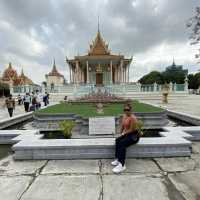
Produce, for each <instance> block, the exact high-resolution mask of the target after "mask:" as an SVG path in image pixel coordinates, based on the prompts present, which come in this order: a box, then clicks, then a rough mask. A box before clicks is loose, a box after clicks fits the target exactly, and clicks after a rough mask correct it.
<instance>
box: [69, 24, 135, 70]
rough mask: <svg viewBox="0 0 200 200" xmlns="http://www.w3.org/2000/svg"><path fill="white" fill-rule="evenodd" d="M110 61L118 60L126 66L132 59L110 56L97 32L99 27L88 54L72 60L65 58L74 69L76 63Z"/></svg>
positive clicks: (122, 56)
mask: <svg viewBox="0 0 200 200" xmlns="http://www.w3.org/2000/svg"><path fill="white" fill-rule="evenodd" d="M110 60H112V61H113V63H114V62H115V63H119V62H120V60H123V61H124V63H125V65H128V64H130V63H131V61H132V57H131V58H125V57H124V55H121V54H119V55H116V54H115V55H114V54H111V51H110V50H109V49H108V44H106V42H105V41H104V40H103V37H102V36H101V33H100V31H99V27H98V31H97V34H96V37H95V40H94V41H93V42H92V44H91V45H90V49H89V51H88V54H86V55H81V56H79V55H78V56H75V57H74V59H68V58H66V62H67V63H68V64H69V65H71V66H73V67H75V65H76V61H79V62H82V61H83V62H85V61H89V62H93V63H94V62H96V63H100V62H102V61H103V62H104V63H105V62H107V63H109V62H110Z"/></svg>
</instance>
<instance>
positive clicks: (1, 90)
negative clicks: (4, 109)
mask: <svg viewBox="0 0 200 200" xmlns="http://www.w3.org/2000/svg"><path fill="white" fill-rule="evenodd" d="M9 94H10V89H9V85H8V84H6V83H2V82H0V97H2V96H8V95H9Z"/></svg>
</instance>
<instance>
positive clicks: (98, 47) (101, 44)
mask: <svg viewBox="0 0 200 200" xmlns="http://www.w3.org/2000/svg"><path fill="white" fill-rule="evenodd" d="M88 55H110V50H109V49H108V44H106V43H105V41H104V40H103V38H102V36H101V33H100V31H99V30H98V32H97V35H96V38H95V40H94V41H93V42H92V44H91V45H90V50H89V52H88Z"/></svg>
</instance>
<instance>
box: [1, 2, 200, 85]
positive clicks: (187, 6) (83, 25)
mask: <svg viewBox="0 0 200 200" xmlns="http://www.w3.org/2000/svg"><path fill="white" fill-rule="evenodd" d="M198 5H200V0H126V1H125V0H90V1H89V0H59V1H56V0H0V71H1V73H2V71H3V70H4V69H5V68H6V67H7V65H8V63H9V62H12V64H13V66H14V67H15V68H16V69H17V70H18V72H20V71H21V69H22V68H23V69H24V71H25V74H27V75H28V76H29V77H30V78H32V79H33V81H34V82H36V83H40V82H42V81H44V79H45V77H44V75H45V74H46V73H48V72H49V71H50V70H51V68H52V62H53V58H55V59H56V64H57V68H58V69H59V71H60V72H61V73H63V74H64V76H65V77H66V79H69V74H68V67H67V65H66V63H65V57H66V56H67V57H68V58H73V56H75V55H78V54H79V55H82V54H85V53H87V51H88V48H89V44H90V42H91V41H92V39H94V37H95V35H96V32H97V24H98V15H99V16H100V31H101V33H102V35H103V37H104V39H105V40H106V41H107V42H108V43H109V47H110V49H111V50H112V53H116V54H119V53H121V54H124V55H126V56H127V57H130V56H132V55H133V57H134V62H133V63H132V65H131V73H130V79H131V80H134V81H135V80H137V79H138V78H140V77H141V76H142V75H144V74H146V73H148V72H150V71H151V70H159V71H162V70H164V69H165V67H166V66H169V65H170V64H171V63H172V60H173V57H174V58H175V61H176V64H181V65H183V66H184V68H188V69H189V72H195V71H198V70H199V69H200V66H199V65H198V64H196V62H197V61H196V60H195V58H194V55H195V53H196V47H195V46H191V45H190V44H189V41H188V37H189V30H187V28H186V22H187V20H188V19H189V18H190V17H191V16H193V15H194V9H195V7H196V6H198Z"/></svg>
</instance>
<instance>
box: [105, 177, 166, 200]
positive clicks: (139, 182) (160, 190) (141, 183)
mask: <svg viewBox="0 0 200 200" xmlns="http://www.w3.org/2000/svg"><path fill="white" fill-rule="evenodd" d="M103 185H104V187H103V193H104V194H103V199H104V200H125V199H127V200H132V199H133V200H155V199H159V200H169V198H168V192H167V189H166V187H165V185H164V183H163V181H162V179H161V178H152V177H146V176H133V175H123V176H116V175H106V176H103Z"/></svg>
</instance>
